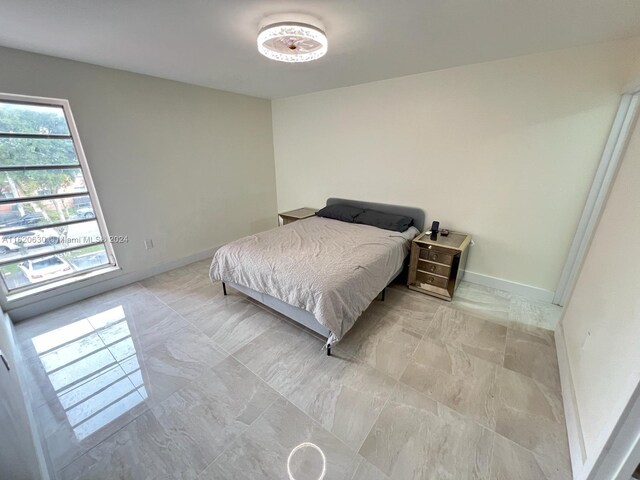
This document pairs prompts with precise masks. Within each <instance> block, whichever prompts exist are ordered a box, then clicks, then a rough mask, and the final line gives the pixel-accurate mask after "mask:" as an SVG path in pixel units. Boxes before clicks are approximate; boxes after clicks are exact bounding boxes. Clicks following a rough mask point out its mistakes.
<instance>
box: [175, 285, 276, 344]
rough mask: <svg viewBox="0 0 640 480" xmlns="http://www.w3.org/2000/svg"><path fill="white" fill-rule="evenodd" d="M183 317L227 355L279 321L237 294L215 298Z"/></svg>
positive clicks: (271, 314)
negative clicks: (225, 351) (226, 352)
mask: <svg viewBox="0 0 640 480" xmlns="http://www.w3.org/2000/svg"><path fill="white" fill-rule="evenodd" d="M184 317H185V318H186V319H187V320H188V321H190V322H191V323H193V324H194V325H196V326H197V327H198V329H200V330H201V331H203V332H204V333H206V334H207V335H208V336H209V337H211V338H212V339H213V340H214V341H215V342H216V343H217V344H219V345H220V346H221V347H222V348H224V349H225V350H227V351H228V352H235V351H236V350H238V349H239V348H240V347H242V346H244V345H246V344H247V343H249V342H250V341H251V340H253V339H254V338H256V337H257V336H258V335H260V334H262V333H263V332H265V331H267V330H268V329H269V328H271V327H273V326H274V325H278V324H280V323H281V322H282V319H280V318H279V317H277V316H276V315H274V314H273V313H271V312H269V311H267V310H266V309H264V308H261V307H259V306H257V305H255V304H253V303H251V302H249V301H248V300H246V299H244V298H243V297H241V296H239V295H237V294H235V293H234V294H230V295H227V296H226V297H225V296H220V297H217V299H216V300H215V301H210V302H208V303H206V304H204V305H201V306H200V307H198V308H195V309H192V310H191V311H190V312H189V313H186V314H184Z"/></svg>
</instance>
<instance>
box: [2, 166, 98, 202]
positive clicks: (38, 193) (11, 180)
mask: <svg viewBox="0 0 640 480" xmlns="http://www.w3.org/2000/svg"><path fill="white" fill-rule="evenodd" d="M0 170H1V167H0ZM86 192H87V187H86V185H85V183H84V177H83V176H82V171H81V170H80V169H79V168H63V169H59V170H29V171H16V172H0V193H1V194H2V198H24V197H46V196H48V195H63V194H65V193H86Z"/></svg>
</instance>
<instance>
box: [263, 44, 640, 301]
mask: <svg viewBox="0 0 640 480" xmlns="http://www.w3.org/2000/svg"><path fill="white" fill-rule="evenodd" d="M425 48H428V46H425ZM638 54H640V39H635V40H630V41H621V42H614V43H608V44H600V45H595V46H588V47H581V48H574V49H569V50H562V51H555V52H550V53H543V54H537V55H529V56H524V57H518V58H512V59H507V60H501V61H496V62H489V63H482V64H476V65H469V66H464V67H459V68H452V69H447V70H441V71H437V72H430V73H424V74H419V75H412V76H408V77H402V78H397V79H392V80H386V81H381V82H375V83H369V84H365V85H358V86H354V87H347V88H341V89H336V90H329V91H325V92H319V93H314V94H309V95H303V96H298V97H291V98H286V99H281V100H275V101H274V102H273V130H274V151H275V162H276V180H277V191H278V208H279V209H280V210H287V209H291V208H296V207H299V206H316V207H320V206H323V205H324V201H325V199H326V198H327V197H330V196H339V197H345V198H356V199H362V200H370V201H378V202H386V203H398V204H407V205H412V206H418V207H422V208H424V209H425V210H426V212H427V216H428V220H434V219H437V220H440V222H441V224H442V226H443V227H449V228H451V229H457V230H461V231H466V232H470V233H471V234H472V235H473V236H474V239H475V241H476V243H477V245H476V246H475V247H473V249H472V251H471V253H470V257H469V263H468V265H467V266H468V269H469V270H470V271H472V272H476V273H480V274H483V275H487V276H491V277H497V278H502V279H506V280H509V281H511V282H518V283H523V284H526V285H530V286H534V287H537V288H540V289H543V290H547V291H553V290H555V288H556V285H557V282H558V279H559V276H560V272H561V270H562V265H563V263H564V260H565V257H566V254H567V251H568V249H569V246H570V243H571V240H572V237H573V234H574V232H575V228H576V226H577V222H578V219H579V216H580V213H581V210H582V207H583V206H584V202H585V199H586V195H587V193H588V190H589V187H590V184H591V181H592V178H593V174H594V172H595V169H596V167H597V165H598V161H599V158H600V155H601V153H602V149H603V146H604V143H605V141H606V138H607V135H608V133H609V129H610V126H611V122H612V120H613V116H614V114H615V111H616V107H617V104H618V101H619V97H620V93H621V91H622V89H623V87H624V85H625V84H626V83H627V82H628V80H629V78H630V75H631V74H630V69H631V66H630V65H629V62H630V60H629V58H631V57H632V56H636V57H637V56H638Z"/></svg>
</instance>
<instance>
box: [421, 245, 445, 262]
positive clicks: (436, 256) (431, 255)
mask: <svg viewBox="0 0 640 480" xmlns="http://www.w3.org/2000/svg"><path fill="white" fill-rule="evenodd" d="M420 258H421V259H422V260H428V261H430V262H436V263H442V264H444V265H451V264H453V255H452V254H450V253H445V252H443V251H441V250H436V249H435V248H421V249H420Z"/></svg>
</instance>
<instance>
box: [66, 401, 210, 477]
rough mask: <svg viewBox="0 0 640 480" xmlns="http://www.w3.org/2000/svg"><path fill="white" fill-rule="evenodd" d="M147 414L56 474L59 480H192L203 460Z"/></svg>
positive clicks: (202, 465) (151, 414)
mask: <svg viewBox="0 0 640 480" xmlns="http://www.w3.org/2000/svg"><path fill="white" fill-rule="evenodd" d="M195 447H196V446H194V445H193V444H192V443H189V442H188V441H187V440H185V438H184V437H182V436H175V435H170V434H168V433H167V432H166V430H165V429H164V428H163V427H162V425H161V424H160V422H158V420H157V419H156V417H155V416H154V415H153V413H152V412H150V411H148V412H146V413H144V414H143V415H141V416H139V417H138V418H137V419H136V420H134V421H133V422H131V423H129V424H128V425H127V426H125V427H124V428H122V429H120V430H119V431H118V432H117V433H116V434H114V435H112V436H111V437H109V438H108V439H107V440H105V441H104V442H102V443H101V444H99V445H98V446H96V447H95V448H93V449H91V450H90V451H89V452H87V453H86V454H84V455H83V456H81V457H80V458H78V459H77V460H75V461H74V462H73V463H71V464H70V465H68V466H67V467H65V468H64V469H62V470H61V471H60V472H59V473H58V477H59V479H60V480H85V479H91V480H102V479H104V480H132V479H136V480H138V479H149V480H150V479H166V480H169V479H185V480H187V479H195V478H197V475H198V474H199V473H200V471H201V469H202V468H204V466H206V460H205V458H204V457H202V456H201V454H200V452H199V449H197V448H195Z"/></svg>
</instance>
